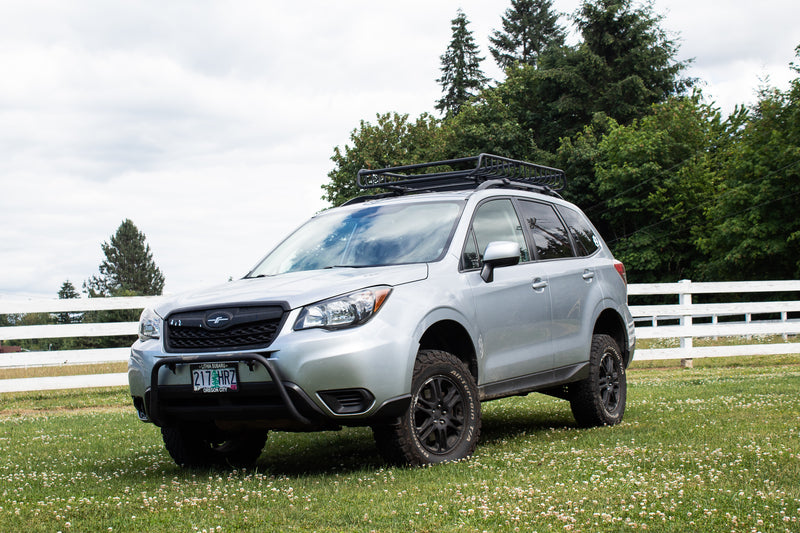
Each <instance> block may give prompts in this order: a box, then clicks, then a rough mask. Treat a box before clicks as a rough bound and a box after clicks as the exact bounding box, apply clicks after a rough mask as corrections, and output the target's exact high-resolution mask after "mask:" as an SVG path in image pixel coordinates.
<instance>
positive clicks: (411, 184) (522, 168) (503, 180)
mask: <svg viewBox="0 0 800 533" xmlns="http://www.w3.org/2000/svg"><path fill="white" fill-rule="evenodd" d="M489 180H497V182H496V183H491V184H490V183H486V182H488V181H489ZM484 183H485V185H484V186H499V187H502V186H509V187H514V186H519V187H521V188H530V189H535V190H538V191H540V192H552V191H560V190H562V189H564V187H565V186H566V184H567V177H566V175H565V174H564V171H563V170H559V169H557V168H550V167H545V166H542V165H536V164H533V163H527V162H525V161H517V160H515V159H509V158H507V157H500V156H497V155H491V154H480V155H478V156H474V157H464V158H461V159H448V160H446V161H433V162H430V163H419V164H416V165H404V166H398V167H389V168H381V169H377V170H367V169H361V170H359V171H358V186H359V187H360V188H362V189H385V190H389V191H391V192H393V193H395V194H404V193H410V192H423V191H455V190H464V189H475V188H477V187H478V186H480V185H481V184H484ZM377 196H380V195H377Z"/></svg>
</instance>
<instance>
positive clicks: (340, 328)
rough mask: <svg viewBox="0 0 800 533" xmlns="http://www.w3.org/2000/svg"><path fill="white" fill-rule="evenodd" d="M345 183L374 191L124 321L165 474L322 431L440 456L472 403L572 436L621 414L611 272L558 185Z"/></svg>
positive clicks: (378, 176) (616, 286) (623, 329)
mask: <svg viewBox="0 0 800 533" xmlns="http://www.w3.org/2000/svg"><path fill="white" fill-rule="evenodd" d="M358 181H359V185H360V186H361V187H362V188H370V189H377V190H378V191H384V192H379V193H377V194H373V195H370V196H362V197H359V198H356V199H355V200H351V201H350V202H348V203H347V204H345V205H344V206H342V207H338V208H335V209H330V210H328V211H325V212H323V213H321V214H319V215H317V216H315V217H313V218H312V219H311V220H309V221H308V222H306V223H305V224H304V225H302V226H300V228H298V229H297V230H296V231H295V232H294V233H292V234H291V235H289V236H288V237H287V238H286V239H285V240H284V241H283V242H281V243H280V244H279V245H278V246H277V247H276V248H275V249H274V250H272V251H271V252H270V253H269V254H267V256H266V257H264V259H262V260H261V261H260V262H259V263H258V264H257V265H256V267H255V268H254V269H253V270H252V271H251V272H250V273H249V274H247V275H246V276H245V277H244V278H242V279H240V280H238V281H234V282H230V283H228V284H226V285H222V286H220V287H216V288H213V289H209V290H203V291H198V292H194V293H190V294H185V295H182V296H179V297H176V298H174V299H171V300H168V301H165V302H163V303H162V304H160V305H159V306H157V307H156V308H155V309H147V310H145V311H144V312H143V313H142V317H141V321H140V327H139V340H138V341H137V342H136V343H135V344H134V345H133V347H132V350H131V358H130V363H129V368H128V378H129V382H130V391H131V395H132V396H133V403H134V405H135V407H136V409H137V411H138V414H139V418H140V419H141V420H142V421H145V422H153V423H155V424H156V425H157V426H160V427H161V433H162V435H163V439H164V443H165V445H166V448H167V450H168V451H169V453H170V455H171V456H172V458H173V459H174V460H175V462H176V463H178V464H179V465H182V466H204V465H210V464H214V463H220V462H228V463H230V464H233V465H247V464H252V463H254V462H255V461H256V459H257V458H258V456H259V455H260V453H261V450H262V448H263V447H264V444H265V442H266V439H267V432H268V431H269V430H285V431H310V430H312V431H313V430H330V429H339V428H340V427H341V426H371V427H372V430H373V434H374V436H375V441H376V443H377V447H378V449H379V451H380V453H381V455H382V456H383V457H384V458H385V459H386V460H388V461H390V462H393V463H403V464H412V465H422V464H427V463H438V462H442V461H451V460H457V459H461V458H464V457H467V456H469V455H470V454H471V453H472V452H473V451H474V449H475V445H476V443H477V441H478V437H479V434H480V428H481V414H480V411H481V402H482V401H485V400H493V399H497V398H503V397H507V396H512V395H521V394H523V395H524V394H527V393H530V392H542V393H545V394H550V395H553V396H557V397H559V398H564V399H567V400H569V401H570V404H571V408H572V412H573V414H574V416H575V419H576V420H577V422H578V424H579V425H581V426H599V425H612V424H617V423H618V422H620V421H621V420H622V416H623V412H624V409H625V397H626V379H625V369H626V368H627V366H628V364H629V363H630V361H631V359H632V357H633V351H634V342H635V338H634V326H633V319H632V318H631V315H630V312H629V311H628V308H627V303H626V301H627V296H626V280H625V269H624V267H623V265H622V263H620V262H619V261H616V260H615V259H614V257H613V256H612V254H611V252H610V251H609V250H608V247H607V246H606V245H605V243H604V242H603V240H602V239H601V238H600V236H599V234H598V233H597V231H596V230H595V229H594V227H593V226H592V224H591V223H590V222H589V221H588V220H587V218H586V216H585V215H584V214H583V213H582V212H581V211H580V210H579V209H578V208H577V207H575V206H574V205H572V204H570V203H568V202H566V201H564V200H562V199H561V197H560V196H559V195H558V194H557V193H556V192H555V190H558V189H560V188H562V187H563V185H564V184H565V183H566V179H565V176H564V173H563V172H561V171H559V170H556V169H551V168H548V167H543V166H540V165H534V164H531V163H525V162H521V161H515V160H510V159H506V158H501V157H497V156H491V155H487V154H481V155H480V156H477V157H471V158H464V159H457V160H449V161H436V162H433V163H425V164H421V165H409V166H403V167H394V168H389V169H381V170H370V171H368V170H362V171H361V172H360V173H359V176H358ZM385 191H388V192H385Z"/></svg>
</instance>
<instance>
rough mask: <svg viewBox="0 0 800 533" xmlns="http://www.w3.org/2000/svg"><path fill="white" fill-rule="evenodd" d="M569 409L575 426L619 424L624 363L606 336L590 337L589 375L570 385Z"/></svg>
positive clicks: (624, 383)
mask: <svg viewBox="0 0 800 533" xmlns="http://www.w3.org/2000/svg"><path fill="white" fill-rule="evenodd" d="M569 391H570V407H571V408H572V414H573V416H575V420H576V421H577V422H578V425H580V426H583V427H594V426H613V425H615V424H619V423H620V422H621V421H622V416H623V414H624V413H625V400H626V398H627V380H626V374H625V363H624V361H623V360H622V354H621V352H620V349H619V346H617V343H616V341H615V340H614V339H612V338H611V337H609V336H608V335H594V336H592V348H591V352H590V355H589V376H588V377H587V378H585V379H584V380H582V381H579V382H577V383H574V384H571V385H570V386H569Z"/></svg>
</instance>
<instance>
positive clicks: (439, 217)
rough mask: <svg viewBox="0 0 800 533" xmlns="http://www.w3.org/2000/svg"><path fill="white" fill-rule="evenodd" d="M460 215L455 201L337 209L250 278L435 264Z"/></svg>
mask: <svg viewBox="0 0 800 533" xmlns="http://www.w3.org/2000/svg"><path fill="white" fill-rule="evenodd" d="M460 212H461V205H460V204H458V203H455V202H422V203H415V204H401V205H384V206H366V207H364V208H362V209H359V210H357V211H351V210H345V211H340V210H332V211H330V212H328V213H323V214H321V215H319V216H317V217H315V218H312V219H311V220H309V221H308V222H306V223H305V224H304V225H303V226H301V227H300V228H299V229H298V230H297V231H295V232H294V233H292V234H291V235H290V236H289V237H288V238H287V239H286V240H285V241H283V242H282V243H281V244H279V245H278V247H277V248H275V249H274V250H273V251H272V252H270V254H269V255H267V257H265V258H264V259H263V260H262V261H261V263H259V264H258V266H256V267H255V268H254V269H253V271H252V272H251V273H250V274H249V275H248V277H256V276H274V275H276V274H283V273H286V272H298V271H301V270H318V269H321V268H331V267H366V266H382V265H398V264H404V263H427V262H430V261H436V260H437V259H439V258H440V257H441V256H442V255H443V254H444V251H445V248H446V246H447V244H448V242H449V241H450V236H451V234H452V233H453V229H454V227H455V222H456V220H457V219H458V215H459V213H460Z"/></svg>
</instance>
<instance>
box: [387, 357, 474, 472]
mask: <svg viewBox="0 0 800 533" xmlns="http://www.w3.org/2000/svg"><path fill="white" fill-rule="evenodd" d="M480 429H481V405H480V401H479V399H478V388H477V386H476V385H475V379H474V378H473V376H472V374H471V373H470V372H469V370H468V369H467V367H466V366H465V365H464V363H462V362H461V360H459V359H458V358H457V357H456V356H454V355H452V354H450V353H447V352H443V351H438V350H420V352H419V354H417V360H416V363H415V364H414V375H413V378H412V380H411V403H410V405H409V407H408V410H407V411H406V412H405V413H404V414H403V416H401V417H399V418H398V419H396V420H395V421H394V422H393V423H391V424H386V425H380V426H373V428H372V431H373V434H374V437H375V443H376V444H377V446H378V451H379V452H380V453H381V455H382V456H383V458H384V459H385V460H386V461H388V462H390V463H393V464H409V465H415V466H419V465H425V464H431V463H442V462H446V461H456V460H459V459H463V458H465V457H469V456H470V455H471V454H472V452H473V451H475V446H476V445H477V443H478V436H479V435H480Z"/></svg>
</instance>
